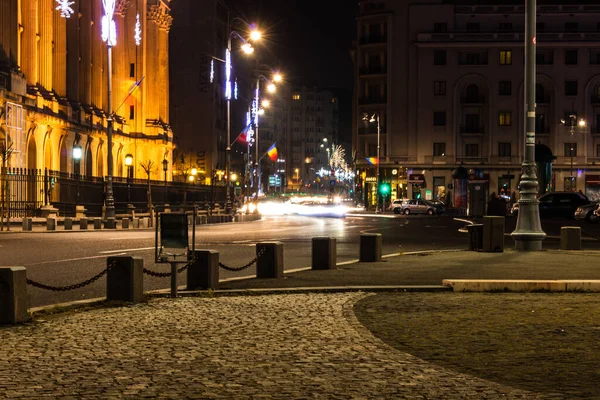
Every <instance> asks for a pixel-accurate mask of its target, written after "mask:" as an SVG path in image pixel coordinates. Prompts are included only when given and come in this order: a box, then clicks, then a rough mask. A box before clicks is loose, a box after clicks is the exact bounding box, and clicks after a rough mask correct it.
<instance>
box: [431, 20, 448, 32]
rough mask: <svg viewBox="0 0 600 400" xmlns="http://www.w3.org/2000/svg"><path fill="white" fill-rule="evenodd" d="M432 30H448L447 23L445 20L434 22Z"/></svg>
mask: <svg viewBox="0 0 600 400" xmlns="http://www.w3.org/2000/svg"><path fill="white" fill-rule="evenodd" d="M433 32H435V33H445V32H448V24H447V23H445V22H435V23H434V24H433Z"/></svg>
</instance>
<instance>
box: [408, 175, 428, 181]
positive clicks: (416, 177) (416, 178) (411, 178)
mask: <svg viewBox="0 0 600 400" xmlns="http://www.w3.org/2000/svg"><path fill="white" fill-rule="evenodd" d="M408 183H425V175H423V174H410V175H408Z"/></svg>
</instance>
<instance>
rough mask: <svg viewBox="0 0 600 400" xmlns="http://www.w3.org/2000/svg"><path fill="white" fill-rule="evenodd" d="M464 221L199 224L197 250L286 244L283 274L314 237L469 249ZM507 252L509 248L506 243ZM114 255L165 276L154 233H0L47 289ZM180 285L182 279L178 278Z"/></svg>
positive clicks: (148, 281) (303, 262)
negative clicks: (364, 236) (365, 236)
mask: <svg viewBox="0 0 600 400" xmlns="http://www.w3.org/2000/svg"><path fill="white" fill-rule="evenodd" d="M515 222H516V220H515V219H514V218H507V222H506V231H507V232H512V230H514V225H515ZM579 224H580V225H581V226H582V227H583V228H584V229H585V231H586V232H588V233H590V234H591V235H594V236H599V237H600V225H598V224H596V225H592V224H588V223H585V222H578V221H567V220H549V221H544V223H543V228H544V230H545V231H546V232H547V234H548V235H549V236H551V237H552V236H558V235H560V227H561V226H562V225H579ZM464 225H465V222H463V221H457V220H455V219H453V218H452V217H448V216H441V217H439V216H433V217H430V216H409V217H405V216H393V215H389V216H385V217H377V216H368V215H365V216H355V215H349V216H348V217H346V218H345V219H336V218H313V217H297V216H285V217H266V218H264V219H263V220H261V221H256V222H247V223H236V224H218V225H204V226H200V227H199V228H198V229H197V231H196V248H197V249H214V250H217V251H219V254H220V261H221V262H222V263H224V264H225V265H228V266H231V267H237V266H241V265H244V264H246V263H247V262H249V261H250V260H252V259H253V258H254V256H255V245H256V243H257V242H262V241H281V242H283V243H284V264H285V269H286V270H291V269H297V268H304V267H308V266H310V263H311V260H310V257H311V238H312V237H315V236H329V237H335V238H336V239H337V243H338V246H337V253H338V254H337V255H338V262H342V261H348V260H352V259H357V258H358V253H359V248H358V243H359V238H360V234H361V233H381V234H382V235H383V254H392V253H397V252H398V251H403V252H407V251H418V250H432V249H460V248H466V246H467V236H466V234H464V233H460V232H459V231H458V230H459V228H461V227H463V226H464ZM558 244H559V242H558V240H556V239H552V238H550V239H548V240H547V241H546V242H545V244H544V246H545V248H557V247H558ZM506 246H513V244H512V239H510V237H507V238H506ZM585 246H586V248H598V249H600V241H597V240H595V239H593V241H587V242H585ZM111 255H132V256H139V257H142V258H143V259H144V266H145V267H146V268H149V269H152V270H154V271H160V272H167V271H168V270H169V266H168V264H159V265H156V264H154V262H153V259H154V231H151V230H135V231H133V230H131V231H120V230H118V231H106V230H103V231H83V232H78V231H74V232H56V233H41V232H40V233H3V234H0V260H1V261H0V265H4V266H25V267H26V268H27V276H28V278H30V279H33V280H35V281H38V282H41V283H44V284H48V285H55V286H61V285H70V284H74V283H79V282H82V281H84V280H86V279H88V278H90V277H92V276H94V275H95V274H97V273H98V272H100V271H102V270H103V269H104V268H105V266H106V258H107V257H108V256H111ZM253 275H255V269H254V267H250V268H248V269H246V270H244V271H242V272H238V273H232V272H227V271H225V270H223V269H221V270H220V277H221V279H224V278H232V277H241V276H253ZM144 279H145V280H144V290H156V289H165V288H168V287H169V284H170V283H169V278H154V277H150V276H146V275H145V277H144ZM179 279H180V281H179V283H180V285H184V284H185V274H180V276H179ZM105 290H106V289H105V279H100V280H98V281H97V282H95V283H93V284H91V285H89V286H87V287H86V288H82V289H77V290H74V291H69V292H51V291H46V290H41V289H37V288H32V287H29V294H30V306H31V307H36V306H41V305H48V304H57V303H61V302H68V301H73V300H82V299H89V298H97V297H103V296H104V295H105Z"/></svg>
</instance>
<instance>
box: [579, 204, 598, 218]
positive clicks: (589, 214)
mask: <svg viewBox="0 0 600 400" xmlns="http://www.w3.org/2000/svg"><path fill="white" fill-rule="evenodd" d="M597 208H598V202H597V201H593V202H591V203H590V204H586V205H583V206H581V207H578V208H577V210H575V219H584V220H586V221H588V222H598V217H597V216H596V214H595V213H594V211H595V210H596V209H597Z"/></svg>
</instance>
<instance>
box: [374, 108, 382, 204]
mask: <svg viewBox="0 0 600 400" xmlns="http://www.w3.org/2000/svg"><path fill="white" fill-rule="evenodd" d="M380 131H381V129H380V126H379V113H377V185H376V187H375V200H376V201H375V213H376V214H379V161H380V160H379V156H380V154H381V153H380V152H379V136H380V133H381V132H380Z"/></svg>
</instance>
